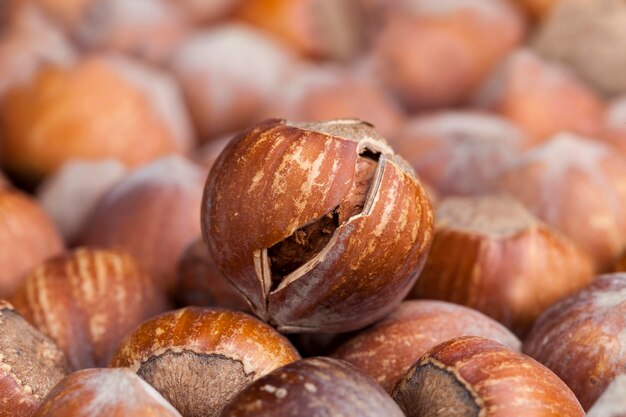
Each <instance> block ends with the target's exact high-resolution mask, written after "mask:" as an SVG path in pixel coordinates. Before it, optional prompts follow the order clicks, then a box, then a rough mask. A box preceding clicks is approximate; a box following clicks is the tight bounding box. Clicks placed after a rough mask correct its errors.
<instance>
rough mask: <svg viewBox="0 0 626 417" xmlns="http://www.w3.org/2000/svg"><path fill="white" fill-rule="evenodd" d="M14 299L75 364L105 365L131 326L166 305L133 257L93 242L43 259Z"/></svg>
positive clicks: (17, 306)
mask: <svg viewBox="0 0 626 417" xmlns="http://www.w3.org/2000/svg"><path fill="white" fill-rule="evenodd" d="M11 302H12V303H13V305H15V308H16V309H17V310H18V311H19V312H20V313H21V314H22V315H23V316H24V318H26V320H28V321H29V322H30V323H31V324H33V325H34V326H35V327H37V328H38V329H39V330H41V331H42V332H43V333H44V334H46V335H47V336H49V337H50V338H51V339H52V340H54V341H55V342H56V343H57V344H58V345H59V347H60V348H61V349H62V350H63V351H64V352H65V355H66V356H67V359H68V361H69V364H70V367H71V369H72V370H78V369H83V368H90V367H94V366H105V365H106V364H107V363H108V361H109V359H110V358H111V356H112V354H113V353H114V351H115V348H116V347H117V345H118V343H119V342H120V341H121V340H122V338H123V337H124V335H125V334H126V333H127V332H129V331H130V330H132V329H133V328H134V327H135V326H137V325H138V324H139V323H141V322H142V321H144V320H146V319H147V318H148V317H151V316H152V315H154V314H156V313H159V312H161V311H163V309H164V302H163V299H162V296H161V294H159V293H157V291H156V290H155V288H154V286H153V283H152V281H151V280H150V279H149V278H148V277H146V276H145V275H143V274H142V273H141V272H140V271H139V267H138V266H137V263H136V262H135V260H134V259H133V258H131V257H130V256H129V255H127V254H126V253H124V252H121V251H117V250H101V249H88V248H80V249H76V250H74V251H73V252H71V253H68V254H65V255H63V256H59V257H57V258H53V259H50V260H48V261H46V262H44V263H43V264H42V265H41V266H39V267H38V268H36V269H35V270H33V271H32V272H31V274H30V275H29V276H28V277H27V278H26V282H25V284H24V286H23V287H22V288H20V289H19V290H18V291H17V292H16V293H15V294H14V296H13V297H12V298H11Z"/></svg>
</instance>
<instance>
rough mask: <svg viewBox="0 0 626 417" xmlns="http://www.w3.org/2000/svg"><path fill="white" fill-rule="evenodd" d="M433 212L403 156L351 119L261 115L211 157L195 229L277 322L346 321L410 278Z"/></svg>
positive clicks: (398, 294)
mask: <svg viewBox="0 0 626 417" xmlns="http://www.w3.org/2000/svg"><path fill="white" fill-rule="evenodd" d="M432 222H433V214H432V210H431V206H430V202H429V201H428V198H427V197H426V194H425V192H424V190H423V188H422V186H421V185H420V183H419V182H418V181H417V179H416V178H415V177H414V176H413V173H412V170H411V169H410V168H409V167H408V166H407V165H406V162H405V161H404V160H402V159H401V158H399V157H397V156H396V155H395V154H394V153H393V151H392V150H391V148H389V146H388V145H387V143H386V142H385V141H384V140H383V139H382V138H381V137H380V136H379V135H378V134H377V133H376V132H375V131H374V130H373V129H372V128H371V127H370V126H369V125H367V124H365V123H362V122H359V121H356V120H335V121H329V122H323V123H311V124H306V123H302V124H297V123H289V122H285V121H282V120H268V121H265V122H263V123H260V124H258V125H256V126H253V127H252V128H250V129H249V130H247V131H244V132H242V133H240V134H239V135H238V136H237V137H236V138H235V139H233V140H232V141H231V142H230V144H229V145H228V147H227V148H226V150H225V151H224V152H223V153H222V155H221V156H220V158H219V159H218V161H217V162H216V163H215V165H214V166H213V169H212V171H211V174H210V175H209V178H208V181H207V185H206V188H205V196H204V202H203V208H202V226H203V237H204V240H205V242H206V243H207V245H208V247H209V249H210V251H211V253H212V255H213V257H214V259H215V261H216V264H217V265H218V267H219V268H220V270H221V271H222V273H223V274H224V275H225V276H226V277H227V278H228V279H229V280H230V281H231V282H232V283H233V284H234V285H235V286H236V287H237V288H238V289H239V291H241V292H242V294H244V296H245V297H246V298H247V299H248V301H249V302H250V304H251V306H252V308H253V310H254V312H255V314H257V315H259V316H260V317H262V318H264V319H265V320H269V321H270V322H271V323H272V324H273V325H276V326H278V328H279V329H281V330H283V331H289V332H296V331H313V332H315V331H317V332H337V331H349V330H354V329H357V328H360V327H363V326H365V325H367V324H370V323H372V322H374V321H376V319H378V318H380V317H383V316H384V315H386V314H387V313H389V312H390V311H391V310H392V309H393V308H394V307H395V306H396V305H398V304H399V303H400V301H401V300H402V298H404V296H405V294H406V293H407V292H408V290H409V287H410V286H412V284H413V282H415V279H416V278H417V274H418V273H419V271H420V269H421V267H422V265H423V262H424V261H425V258H426V253H427V251H428V247H429V244H430V239H431V233H432Z"/></svg>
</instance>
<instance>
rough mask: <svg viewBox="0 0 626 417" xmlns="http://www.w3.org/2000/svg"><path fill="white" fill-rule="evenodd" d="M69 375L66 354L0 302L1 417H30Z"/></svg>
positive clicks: (10, 307) (6, 304)
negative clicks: (66, 375) (60, 381)
mask: <svg viewBox="0 0 626 417" xmlns="http://www.w3.org/2000/svg"><path fill="white" fill-rule="evenodd" d="M66 372H67V362H66V360H65V356H64V355H63V352H61V350H60V349H59V348H58V347H57V346H56V345H55V344H54V343H53V342H52V341H51V340H50V339H48V338H47V337H46V336H44V335H43V334H42V333H40V332H39V331H38V330H37V329H35V328H34V327H32V326H31V325H29V324H28V323H27V322H26V320H24V318H22V317H21V316H20V315H19V314H18V313H17V312H16V311H15V310H14V309H13V306H11V304H9V303H7V302H6V301H4V300H0V417H30V416H31V415H32V414H33V413H34V412H35V411H36V410H37V407H39V404H40V403H41V401H42V399H43V398H44V397H45V396H46V395H47V394H48V392H49V391H50V389H51V388H52V387H53V386H54V385H55V384H56V383H57V382H58V381H59V380H61V379H62V378H63V377H64V376H65V374H66Z"/></svg>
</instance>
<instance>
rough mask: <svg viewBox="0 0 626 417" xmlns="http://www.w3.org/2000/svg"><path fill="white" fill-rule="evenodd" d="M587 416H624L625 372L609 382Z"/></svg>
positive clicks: (625, 413) (625, 404)
mask: <svg viewBox="0 0 626 417" xmlns="http://www.w3.org/2000/svg"><path fill="white" fill-rule="evenodd" d="M587 417H626V374H621V375H620V376H618V377H617V378H615V379H614V380H613V382H611V383H610V384H609V386H608V388H607V389H606V390H605V391H604V393H603V394H602V395H601V396H600V398H598V401H596V402H595V404H594V405H593V407H591V409H590V410H589V412H588V413H587Z"/></svg>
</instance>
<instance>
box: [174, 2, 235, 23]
mask: <svg viewBox="0 0 626 417" xmlns="http://www.w3.org/2000/svg"><path fill="white" fill-rule="evenodd" d="M170 1H172V2H174V3H175V4H176V5H177V6H178V7H180V8H182V9H183V10H185V11H186V12H187V15H188V16H189V17H191V19H192V20H193V21H194V22H196V23H207V22H212V21H215V20H218V19H221V18H224V17H227V16H229V15H230V14H232V13H233V11H234V10H235V8H236V7H237V6H238V5H239V3H241V2H242V1H243V0H211V1H206V0H170Z"/></svg>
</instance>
